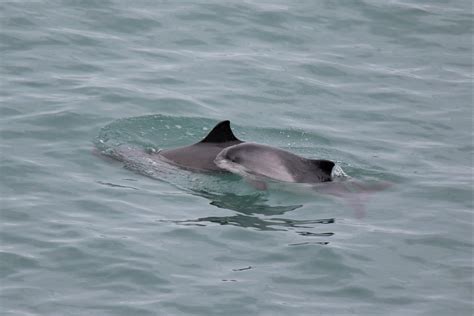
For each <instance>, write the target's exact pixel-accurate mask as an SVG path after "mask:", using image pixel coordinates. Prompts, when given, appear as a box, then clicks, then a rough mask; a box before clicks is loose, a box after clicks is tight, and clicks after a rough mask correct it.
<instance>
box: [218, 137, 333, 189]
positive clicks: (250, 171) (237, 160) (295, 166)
mask: <svg viewBox="0 0 474 316" xmlns="http://www.w3.org/2000/svg"><path fill="white" fill-rule="evenodd" d="M215 163H216V165H218V166H219V167H220V168H222V169H225V170H228V171H230V172H233V173H237V174H240V175H243V176H244V177H245V176H246V175H250V176H263V177H266V178H270V179H274V180H279V181H284V182H297V183H318V182H327V181H331V180H332V177H331V173H332V169H333V167H334V165H335V164H334V162H332V161H329V160H319V159H318V160H317V159H307V158H304V157H301V156H298V155H295V154H293V153H291V152H288V151H286V150H283V149H280V148H275V147H271V146H267V145H261V144H255V143H241V144H237V145H234V146H230V147H227V148H225V149H223V150H222V151H221V152H220V153H219V154H218V155H217V157H216V161H215Z"/></svg>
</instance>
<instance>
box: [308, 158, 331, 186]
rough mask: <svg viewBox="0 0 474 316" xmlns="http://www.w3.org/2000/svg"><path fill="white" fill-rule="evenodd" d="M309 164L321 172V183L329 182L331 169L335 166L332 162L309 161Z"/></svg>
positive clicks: (322, 160) (321, 160)
mask: <svg viewBox="0 0 474 316" xmlns="http://www.w3.org/2000/svg"><path fill="white" fill-rule="evenodd" d="M310 161H311V163H312V164H313V165H314V166H315V167H316V168H318V169H319V170H320V171H322V172H323V175H324V176H323V179H321V180H322V181H331V180H332V179H331V173H332V168H334V166H335V165H336V164H335V163H334V162H332V161H330V160H324V159H310Z"/></svg>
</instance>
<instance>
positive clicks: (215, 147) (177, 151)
mask: <svg viewBox="0 0 474 316" xmlns="http://www.w3.org/2000/svg"><path fill="white" fill-rule="evenodd" d="M240 143H243V142H242V141H241V140H239V139H238V138H237V137H235V135H234V133H233V132H232V130H231V128H230V122H229V121H227V120H226V121H222V122H219V123H217V125H216V126H215V127H214V128H213V129H212V130H211V131H210V132H209V134H207V136H206V137H205V138H204V139H203V140H201V141H200V142H198V143H195V144H193V145H189V146H184V147H179V148H174V149H164V150H161V151H160V152H158V155H160V156H162V157H164V158H165V159H164V160H165V161H167V162H170V163H172V164H174V165H176V166H178V167H181V168H184V169H190V170H195V171H225V170H223V169H221V168H220V167H218V166H217V165H216V164H215V163H214V160H215V158H216V156H217V154H219V153H220V152H221V151H222V150H223V149H225V148H227V147H229V146H233V145H237V144H240Z"/></svg>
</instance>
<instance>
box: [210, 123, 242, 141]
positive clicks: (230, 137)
mask: <svg viewBox="0 0 474 316" xmlns="http://www.w3.org/2000/svg"><path fill="white" fill-rule="evenodd" d="M232 141H240V140H239V139H238V138H237V137H235V136H234V133H232V130H231V129H230V121H222V122H219V123H217V125H216V126H214V128H213V129H212V131H210V132H209V134H207V136H206V137H205V138H204V139H203V140H201V143H225V142H232Z"/></svg>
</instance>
